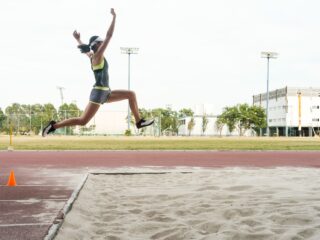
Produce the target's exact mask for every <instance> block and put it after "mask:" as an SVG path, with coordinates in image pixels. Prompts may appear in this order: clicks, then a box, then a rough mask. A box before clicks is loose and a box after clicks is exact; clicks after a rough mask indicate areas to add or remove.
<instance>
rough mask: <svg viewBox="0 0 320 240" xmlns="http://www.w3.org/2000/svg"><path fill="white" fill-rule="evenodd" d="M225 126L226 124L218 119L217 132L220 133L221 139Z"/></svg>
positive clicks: (216, 123)
mask: <svg viewBox="0 0 320 240" xmlns="http://www.w3.org/2000/svg"><path fill="white" fill-rule="evenodd" d="M224 125H225V123H224V122H223V119H222V118H220V117H218V118H217V120H216V122H215V129H217V131H218V132H219V135H220V137H221V135H222V129H223V126H224Z"/></svg>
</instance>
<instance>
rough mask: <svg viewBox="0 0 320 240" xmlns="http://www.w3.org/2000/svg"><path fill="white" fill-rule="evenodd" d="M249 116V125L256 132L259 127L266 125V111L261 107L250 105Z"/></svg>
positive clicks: (258, 130)
mask: <svg viewBox="0 0 320 240" xmlns="http://www.w3.org/2000/svg"><path fill="white" fill-rule="evenodd" d="M249 116H250V120H251V122H250V127H251V128H252V129H253V130H254V131H255V132H256V133H257V135H258V133H259V132H260V129H261V128H265V127H267V121H266V117H267V116H266V113H265V110H264V109H263V108H262V107H259V106H252V107H251V108H250V111H249Z"/></svg>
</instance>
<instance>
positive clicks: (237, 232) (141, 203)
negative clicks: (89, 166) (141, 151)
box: [56, 167, 320, 240]
mask: <svg viewBox="0 0 320 240" xmlns="http://www.w3.org/2000/svg"><path fill="white" fill-rule="evenodd" d="M116 171H119V172H121V171H122V172H123V171H124V170H123V169H122V170H121V169H120V170H116ZM141 171H143V172H146V171H148V169H146V168H144V169H141ZM151 171H155V170H154V169H152V170H151ZM170 171H172V170H170ZM179 171H189V172H192V173H180V172H179ZM56 239H57V240H66V239H68V240H72V239H85V240H88V239H110V240H111V239H113V240H116V239H124V240H128V239H130V240H133V239H161V240H164V239H166V240H169V239H171V240H178V239H203V240H204V239H219V240H220V239H235V240H239V239H244V240H250V239H252V240H260V239H274V240H279V239H280V240H281V239H288V240H289V239H292V240H293V239H295V240H299V239H301V240H302V239H314V240H318V239H320V169H315V168H284V167H281V168H270V169H265V168H220V169H201V168H186V169H175V170H173V172H171V173H167V174H134V175H104V174H100V175H90V176H89V178H88V180H87V182H86V184H85V186H84V187H83V189H82V191H81V192H80V195H79V197H78V199H77V200H76V201H75V203H74V205H73V208H72V210H71V212H70V213H69V214H68V215H67V217H66V219H65V221H64V223H63V225H62V227H61V229H60V231H59V233H58V235H57V237H56Z"/></svg>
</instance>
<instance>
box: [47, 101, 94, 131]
mask: <svg viewBox="0 0 320 240" xmlns="http://www.w3.org/2000/svg"><path fill="white" fill-rule="evenodd" d="M99 107H100V105H99V104H95V103H92V102H89V103H88V105H87V107H86V109H85V110H84V113H83V114H82V115H81V116H80V117H77V118H69V119H66V120H63V121H61V122H58V123H56V124H54V125H53V127H54V128H55V129H58V128H62V127H66V126H75V125H81V126H83V125H86V124H87V123H88V122H89V121H90V120H91V118H92V117H93V116H94V115H95V114H96V112H97V111H98V109H99Z"/></svg>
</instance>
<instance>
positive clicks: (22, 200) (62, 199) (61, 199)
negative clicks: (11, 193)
mask: <svg viewBox="0 0 320 240" xmlns="http://www.w3.org/2000/svg"><path fill="white" fill-rule="evenodd" d="M30 200H34V201H68V200H69V199H68V198H43V199H39V198H28V199H10V200H0V202H29V203H33V202H30Z"/></svg>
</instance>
